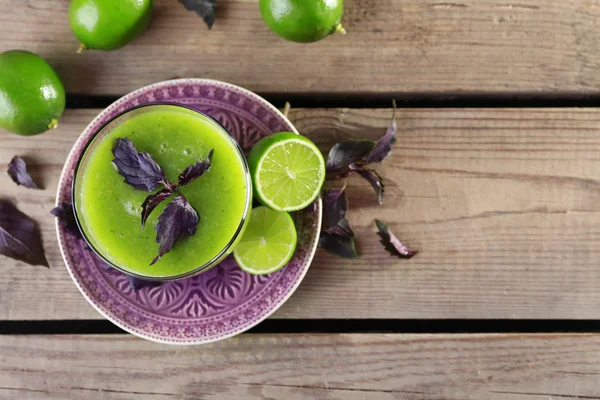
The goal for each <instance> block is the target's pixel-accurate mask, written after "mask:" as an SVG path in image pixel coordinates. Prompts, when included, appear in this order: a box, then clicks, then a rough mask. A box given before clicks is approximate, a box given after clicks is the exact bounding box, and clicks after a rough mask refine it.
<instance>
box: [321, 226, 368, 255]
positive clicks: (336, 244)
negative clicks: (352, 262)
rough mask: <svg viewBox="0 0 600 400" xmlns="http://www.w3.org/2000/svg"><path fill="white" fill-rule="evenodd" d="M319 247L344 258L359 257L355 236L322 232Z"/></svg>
mask: <svg viewBox="0 0 600 400" xmlns="http://www.w3.org/2000/svg"><path fill="white" fill-rule="evenodd" d="M319 247H320V248H322V249H325V250H327V251H328V252H330V253H332V254H335V255H338V256H340V257H344V258H359V255H358V253H357V252H356V247H354V238H352V237H347V236H340V235H334V234H330V233H327V232H325V231H323V232H321V236H319Z"/></svg>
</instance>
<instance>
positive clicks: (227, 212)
mask: <svg viewBox="0 0 600 400" xmlns="http://www.w3.org/2000/svg"><path fill="white" fill-rule="evenodd" d="M119 138H127V139H129V140H131V142H133V144H134V145H135V147H136V149H137V151H139V152H147V153H149V154H150V155H151V156H152V158H153V159H154V160H155V161H156V162H157V163H158V164H159V165H160V166H161V167H162V168H163V169H164V171H165V174H166V176H167V178H168V179H169V180H170V181H171V182H177V177H178V176H179V173H180V172H181V171H183V170H184V169H185V168H186V167H187V166H189V165H192V164H193V163H194V162H196V161H201V160H203V159H204V158H206V156H207V155H208V153H209V151H210V150H214V153H213V156H212V162H211V168H210V170H209V171H208V172H206V173H205V174H204V175H203V176H202V177H200V178H198V179H196V180H195V181H193V182H191V183H190V184H188V185H186V186H184V187H181V188H179V189H178V190H179V191H180V192H181V194H183V195H184V196H185V197H186V198H187V200H188V201H189V202H190V204H191V205H192V207H194V209H195V210H196V211H197V213H198V215H199V216H200V222H199V224H198V228H197V230H196V233H195V234H194V235H192V236H187V237H184V238H182V239H180V240H178V241H177V242H176V243H175V245H174V247H173V248H172V249H171V251H169V252H168V253H166V254H165V255H164V256H163V257H161V258H160V259H159V260H158V261H157V262H156V263H155V264H153V265H151V262H152V260H153V259H154V257H155V256H156V255H157V254H158V247H159V245H158V243H157V242H156V231H155V230H154V227H155V226H156V224H157V223H158V217H159V216H160V215H161V213H162V212H163V210H164V208H165V206H166V205H167V204H168V203H169V201H170V200H171V198H169V199H168V200H166V201H163V202H162V203H161V204H160V205H159V206H158V207H157V208H156V209H155V210H154V211H153V212H152V214H151V215H150V217H149V218H148V220H147V222H146V225H145V228H144V229H142V224H141V210H142V203H143V202H144V200H145V198H146V197H147V196H148V195H149V194H150V193H149V192H146V191H142V190H136V189H135V188H133V187H132V186H130V185H128V184H127V183H125V181H124V179H123V177H122V176H121V175H120V174H119V173H118V171H117V169H116V167H115V166H114V165H113V163H112V160H113V159H114V156H113V153H112V151H113V148H114V146H115V143H116V141H117V140H118V139H119ZM157 190H158V189H157ZM157 190H155V191H154V192H156V191H157ZM172 197H174V195H172ZM73 207H74V211H75V217H76V220H77V223H78V225H79V228H80V230H81V232H82V234H83V237H84V239H85V240H86V242H87V243H88V245H89V246H90V247H91V248H92V250H93V251H94V252H95V253H96V254H97V255H98V256H99V257H100V258H102V259H103V260H104V261H105V262H106V263H107V264H109V265H110V266H112V267H114V268H116V269H117V270H120V271H122V272H124V273H126V274H128V275H131V276H134V277H136V278H139V279H145V280H154V281H168V280H175V279H182V278H187V277H190V276H194V275H197V274H199V273H201V272H205V271H207V270H209V269H210V268H212V267H214V266H215V265H217V264H218V263H219V262H220V261H221V260H223V259H224V258H225V257H226V256H227V255H229V254H230V253H231V252H232V251H233V248H234V247H235V244H236V243H237V241H238V240H239V239H240V238H241V236H242V234H243V231H244V228H245V226H246V223H247V222H248V218H249V216H250V210H251V208H252V181H251V178H250V173H249V170H248V165H247V163H246V159H245V157H244V153H243V151H242V149H241V148H240V146H239V145H238V143H237V142H236V141H235V139H234V138H233V137H232V136H231V135H230V134H229V133H228V132H227V130H226V129H225V128H224V127H223V126H221V125H220V124H219V123H218V122H217V121H215V120H214V119H212V118H211V117H209V116H207V115H205V114H203V113H201V112H199V111H197V110H195V109H193V108H190V107H187V106H182V105H176V104H163V103H161V104H156V103H155V104H148V105H142V106H138V107H135V108H132V109H129V110H126V111H124V112H123V113H121V114H119V115H118V116H116V117H114V118H113V119H111V120H110V121H109V122H107V123H106V124H105V125H104V126H103V127H101V128H100V129H99V130H98V132H96V133H95V135H94V136H93V137H92V139H91V140H90V141H89V142H88V144H87V146H86V148H85V149H84V151H83V152H82V154H81V156H80V158H79V160H78V163H77V166H76V169H75V177H74V180H73Z"/></svg>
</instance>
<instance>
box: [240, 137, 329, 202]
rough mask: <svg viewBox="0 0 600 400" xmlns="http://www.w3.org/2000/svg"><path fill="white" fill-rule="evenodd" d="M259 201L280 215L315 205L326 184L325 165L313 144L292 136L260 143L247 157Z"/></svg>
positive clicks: (264, 140)
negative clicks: (322, 187) (283, 212)
mask: <svg viewBox="0 0 600 400" xmlns="http://www.w3.org/2000/svg"><path fill="white" fill-rule="evenodd" d="M248 165H249V166H250V172H251V173H252V183H253V186H254V193H255V195H256V197H257V198H258V199H259V200H260V201H261V203H263V204H264V205H266V206H269V207H271V208H272V209H274V210H277V211H297V210H301V209H303V208H306V207H307V206H308V205H310V203H312V202H313V201H314V200H315V199H316V198H317V196H318V195H319V192H320V191H321V186H323V182H324V181H325V161H324V160H323V156H322V155H321V152H320V151H319V149H318V148H317V146H315V144H314V143H313V142H311V141H310V140H309V139H307V138H306V137H304V136H301V135H297V134H295V133H291V132H280V133H276V134H274V135H271V136H267V137H265V138H263V139H261V140H260V141H259V142H258V143H256V145H254V147H253V148H252V151H251V152H250V155H249V156H248Z"/></svg>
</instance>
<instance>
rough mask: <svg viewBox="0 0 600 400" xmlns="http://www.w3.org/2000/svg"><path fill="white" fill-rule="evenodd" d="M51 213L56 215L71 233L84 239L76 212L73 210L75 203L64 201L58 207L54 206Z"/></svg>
mask: <svg viewBox="0 0 600 400" xmlns="http://www.w3.org/2000/svg"><path fill="white" fill-rule="evenodd" d="M50 214H52V215H54V216H55V217H56V218H58V220H59V222H60V223H61V224H62V225H63V226H64V227H65V228H67V231H69V233H71V234H72V235H73V236H75V237H76V238H78V239H82V238H83V236H82V235H81V231H80V230H79V227H78V226H77V221H76V220H75V213H74V211H73V205H72V204H71V203H62V204H61V205H60V206H58V207H54V208H53V209H52V210H51V211H50Z"/></svg>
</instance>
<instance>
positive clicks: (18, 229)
mask: <svg viewBox="0 0 600 400" xmlns="http://www.w3.org/2000/svg"><path fill="white" fill-rule="evenodd" d="M0 254H1V255H3V256H6V257H10V258H13V259H15V260H19V261H23V262H26V263H27V264H31V265H43V266H45V267H48V268H49V267H50V266H49V265H48V261H47V260H46V256H45V255H44V247H43V246H42V237H41V235H40V230H39V228H38V226H37V224H36V223H35V222H34V221H33V220H32V219H31V218H29V217H28V216H27V215H25V214H23V213H22V212H21V211H19V210H17V209H16V208H15V206H13V205H12V204H11V203H9V202H8V201H6V200H0Z"/></svg>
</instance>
